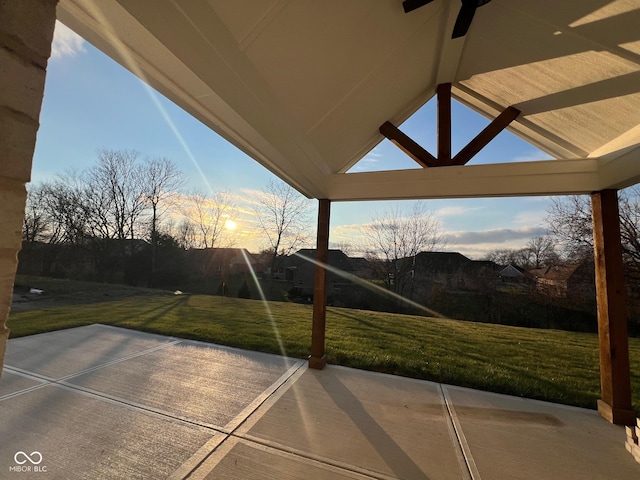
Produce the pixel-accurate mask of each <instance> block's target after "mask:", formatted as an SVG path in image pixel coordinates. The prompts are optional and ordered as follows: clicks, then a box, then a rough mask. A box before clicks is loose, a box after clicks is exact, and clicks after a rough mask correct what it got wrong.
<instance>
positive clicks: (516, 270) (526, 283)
mask: <svg viewBox="0 0 640 480" xmlns="http://www.w3.org/2000/svg"><path fill="white" fill-rule="evenodd" d="M499 278H500V281H501V282H502V283H503V284H507V285H511V286H514V287H518V288H526V289H530V288H535V285H536V278H535V277H534V276H533V275H532V274H531V273H529V272H528V271H526V270H525V269H524V268H522V267H519V266H517V265H514V264H513V263H510V264H509V265H507V266H506V267H504V268H503V269H502V270H500V273H499Z"/></svg>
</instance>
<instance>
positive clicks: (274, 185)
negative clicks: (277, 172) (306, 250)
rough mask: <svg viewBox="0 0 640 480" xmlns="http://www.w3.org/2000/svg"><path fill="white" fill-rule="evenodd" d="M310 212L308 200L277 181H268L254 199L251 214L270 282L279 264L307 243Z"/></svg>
mask: <svg viewBox="0 0 640 480" xmlns="http://www.w3.org/2000/svg"><path fill="white" fill-rule="evenodd" d="M309 208H310V204H309V200H308V199H306V198H305V197H303V196H302V195H300V194H299V193H298V192H297V191H296V190H295V189H294V188H292V187H291V186H289V185H287V184H286V183H284V182H282V181H280V180H277V181H275V180H271V181H270V182H269V183H268V184H267V186H266V188H265V190H264V191H262V192H260V193H259V194H258V195H257V196H256V198H255V203H254V213H255V217H256V219H257V222H258V227H259V230H260V232H261V233H262V234H263V235H264V243H265V244H266V245H265V247H266V248H265V250H267V251H268V252H269V255H270V267H271V279H272V280H273V278H274V275H275V271H276V268H277V266H278V262H279V260H280V259H281V258H283V257H285V256H287V255H290V254H291V253H293V252H294V251H295V250H297V249H299V248H301V247H302V246H303V245H304V244H305V243H306V242H307V241H308V236H307V232H308V231H309V229H310V228H309Z"/></svg>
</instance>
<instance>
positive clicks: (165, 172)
mask: <svg viewBox="0 0 640 480" xmlns="http://www.w3.org/2000/svg"><path fill="white" fill-rule="evenodd" d="M185 182H186V179H185V177H184V174H183V173H182V172H181V171H180V170H179V169H178V167H177V166H176V164H175V163H173V162H172V161H171V160H169V159H167V158H154V159H151V160H147V161H146V162H145V164H144V166H143V168H142V185H143V189H144V190H143V191H144V194H143V195H144V199H145V200H146V202H147V205H148V206H150V207H151V232H150V234H151V235H150V236H151V279H150V283H151V284H152V285H153V277H154V274H155V270H156V254H157V246H158V222H159V220H160V218H161V217H162V215H163V214H164V213H166V211H167V210H168V209H169V207H170V206H171V201H172V200H173V199H174V198H175V197H176V195H177V194H178V191H179V189H180V188H182V186H183V185H184V184H185Z"/></svg>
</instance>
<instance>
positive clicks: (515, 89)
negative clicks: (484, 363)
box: [58, 0, 640, 200]
mask: <svg viewBox="0 0 640 480" xmlns="http://www.w3.org/2000/svg"><path fill="white" fill-rule="evenodd" d="M401 3H402V2H401V0H376V1H371V0H323V1H321V2H319V1H311V0H309V1H306V0H261V1H255V0H234V1H233V2H230V1H225V0H209V1H204V0H191V1H177V0H176V1H172V0H156V1H153V2H141V1H139V0H118V1H116V0H100V1H99V2H98V1H89V0H61V2H60V3H59V7H58V12H59V17H60V19H61V21H63V22H64V23H66V24H67V25H68V26H69V27H70V28H72V29H74V30H76V31H77V32H78V33H80V34H81V35H82V36H83V37H85V38H86V39H87V40H88V41H90V42H92V43H93V44H94V45H96V46H97V47H98V48H100V49H102V50H103V51H105V53H107V54H109V55H111V56H112V57H113V58H114V59H116V60H117V61H119V62H120V63H122V64H123V65H124V66H125V67H126V68H129V69H130V70H132V71H133V72H134V73H135V74H136V75H138V76H140V77H141V78H143V79H144V80H145V81H147V82H148V83H149V84H151V85H152V86H154V87H155V88H157V89H158V90H159V91H160V92H162V93H163V94H165V95H166V96H167V97H168V98H170V99H171V100H173V101H174V102H176V103H177V104H178V105H180V106H182V107H183V108H185V109H186V110H187V111H189V112H190V113H192V114H193V115H194V116H196V117H197V118H198V119H200V120H201V121H203V122H204V123H205V124H206V125H208V126H209V127H211V128H212V129H213V130H215V131H216V132H218V133H219V134H221V135H222V136H223V137H225V138H227V139H228V140H229V141H231V142H232V143H233V144H234V145H236V146H237V147H238V148H240V149H242V150H243V151H245V152H246V153H247V154H249V155H250V156H252V157H253V158H254V159H256V160H257V161H258V162H260V163H262V164H263V165H265V166H266V167H267V168H269V169H270V170H271V171H273V172H274V173H275V174H277V175H278V176H280V177H281V178H283V179H284V180H285V181H287V182H289V183H290V184H292V185H293V186H294V187H296V188H297V189H299V190H300V191H301V192H303V193H304V194H306V195H308V196H310V197H316V198H332V199H335V200H348V199H358V198H365V197H366V198H379V199H384V198H407V195H408V193H407V189H406V188H405V185H406V184H407V183H411V184H412V185H415V181H416V179H420V181H421V182H423V183H422V184H421V185H423V186H424V188H421V187H420V185H417V186H415V188H412V189H411V192H412V195H413V194H416V196H418V197H422V198H433V197H445V196H465V194H464V192H462V191H460V185H466V184H469V185H472V186H473V188H471V189H470V190H469V194H468V195H469V196H472V195H477V196H490V195H505V194H512V192H513V191H514V190H518V191H519V192H520V194H527V195H528V194H549V193H574V192H587V191H590V190H591V189H599V188H608V187H620V186H626V185H629V184H632V183H635V182H637V181H638V179H640V160H637V161H634V159H637V157H638V156H639V155H640V154H639V153H638V152H639V151H640V150H639V149H638V145H640V128H639V127H638V126H639V125H640V29H639V28H637V25H640V0H618V1H609V0H581V1H574V2H557V1H553V2H552V1H550V0H521V1H519V2H513V1H507V0H493V1H492V2H490V3H489V4H487V5H485V6H483V7H481V8H479V9H478V11H477V13H476V16H475V18H474V21H473V23H472V26H471V29H470V30H469V33H468V35H467V36H466V37H464V38H462V39H456V40H451V39H450V32H451V28H452V25H453V22H454V21H455V17H456V14H457V11H458V8H459V5H460V2H459V1H458V0H435V1H434V2H432V3H431V4H429V5H426V6H425V7H422V8H420V9H418V10H416V11H414V12H412V13H410V14H405V13H404V12H403V11H402V6H401ZM442 82H451V83H452V84H453V89H452V93H453V96H454V98H456V99H458V100H460V101H461V102H463V103H465V104H466V105H468V106H470V107H471V108H473V109H474V110H476V111H478V112H480V113H482V114H484V115H486V116H487V117H489V118H493V117H495V116H496V115H497V114H498V113H499V112H500V111H501V110H502V109H504V108H505V107H507V106H515V107H516V108H518V109H520V110H521V111H522V113H521V115H520V117H519V118H518V119H517V120H516V122H514V123H513V124H512V125H511V127H510V129H511V130H512V131H513V132H514V133H516V134H518V135H520V136H521V137H523V138H524V139H526V140H528V141H529V142H531V143H532V144H534V145H536V146H538V147H540V148H541V149H543V150H544V151H546V152H548V153H549V154H551V155H552V156H554V157H555V158H558V159H559V160H560V162H555V161H551V162H544V163H540V162H530V163H535V164H538V163H540V165H533V164H532V165H528V164H524V165H520V166H519V167H518V169H517V170H510V169H509V167H508V166H505V165H490V166H487V167H491V168H489V169H488V170H487V169H485V168H484V167H485V166H484V165H469V166H468V167H441V168H430V169H426V170H420V171H413V170H409V171H400V172H390V173H389V174H387V175H386V176H384V174H385V172H376V173H375V174H373V175H372V174H368V176H366V177H363V176H359V175H360V174H345V173H344V172H346V171H347V170H348V169H349V168H350V167H351V166H353V165H354V164H355V163H356V162H357V161H358V160H359V159H360V158H362V157H363V156H364V155H365V154H366V153H367V152H368V151H369V150H371V149H372V148H373V147H374V146H375V145H376V144H377V143H378V142H380V141H381V139H382V136H381V135H380V133H379V132H378V128H379V126H380V125H381V124H382V123H384V122H385V121H392V122H394V123H395V124H396V125H397V124H399V123H401V122H402V121H404V120H405V119H406V118H408V117H409V116H410V115H411V114H412V113H413V112H415V111H416V110H417V109H418V108H419V107H420V106H422V105H423V104H424V103H425V102H426V101H428V100H429V99H430V98H431V97H432V96H433V95H434V92H435V88H436V86H437V84H438V83H442ZM453 128H454V129H455V128H464V126H459V125H454V126H453ZM433 153H435V152H433ZM586 158H591V159H593V161H589V162H585V161H584V159H586ZM496 160H497V161H500V160H504V159H496ZM566 161H576V163H574V164H573V167H572V168H571V170H572V172H567V168H566V167H565V166H564V163H563V162H566ZM472 166H473V167H475V168H469V167H472ZM618 166H619V167H620V168H618ZM541 169H543V170H544V175H542V174H541ZM581 169H582V170H581ZM442 170H448V171H447V172H443V171H442ZM496 172H498V173H496ZM514 172H515V173H514ZM556 173H558V175H557V176H556V177H554V176H555V175H556ZM513 175H515V177H514V176H513ZM541 175H542V176H541ZM371 178H375V179H376V180H375V181H373V183H371V185H372V187H370V188H372V190H369V191H366V189H365V187H364V186H365V185H367V184H368V183H367V182H368V181H369V180H370V179H371ZM505 178H508V179H510V180H509V181H511V182H512V185H511V186H509V187H508V188H506V187H505V185H504V184H503V182H504V181H505ZM552 178H555V179H556V180H555V181H553V182H550V183H548V184H547V185H544V184H542V185H541V184H540V182H542V181H548V180H549V179H552ZM460 180H463V181H462V182H461V181H460ZM436 184H437V188H431V187H429V185H431V186H434V185H436ZM349 192H353V195H352V196H350V195H351V194H350V193H349ZM356 192H359V193H356ZM516 193H517V192H516Z"/></svg>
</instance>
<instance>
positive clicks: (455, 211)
mask: <svg viewBox="0 0 640 480" xmlns="http://www.w3.org/2000/svg"><path fill="white" fill-rule="evenodd" d="M482 208H483V207H442V208H439V209H437V210H436V211H435V215H436V216H438V217H453V216H457V215H466V214H467V213H471V212H475V211H478V210H482Z"/></svg>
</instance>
